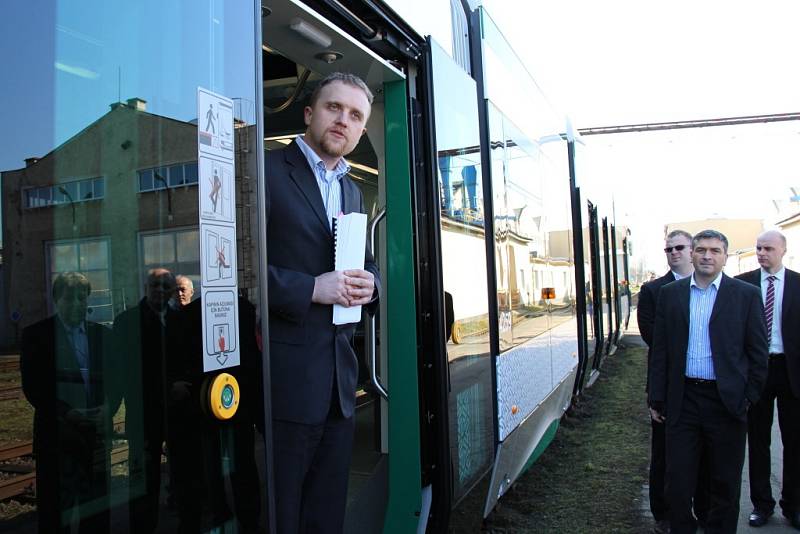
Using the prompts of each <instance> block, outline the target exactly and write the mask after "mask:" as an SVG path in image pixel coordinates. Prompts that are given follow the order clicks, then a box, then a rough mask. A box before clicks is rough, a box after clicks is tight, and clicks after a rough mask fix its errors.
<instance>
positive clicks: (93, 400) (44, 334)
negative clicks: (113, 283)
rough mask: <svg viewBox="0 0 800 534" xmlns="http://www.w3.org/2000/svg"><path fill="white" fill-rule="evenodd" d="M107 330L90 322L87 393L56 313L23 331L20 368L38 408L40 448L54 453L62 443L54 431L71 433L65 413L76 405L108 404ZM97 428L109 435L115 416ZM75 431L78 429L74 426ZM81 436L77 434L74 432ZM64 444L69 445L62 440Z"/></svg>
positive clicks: (36, 428) (36, 438)
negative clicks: (106, 372) (112, 419)
mask: <svg viewBox="0 0 800 534" xmlns="http://www.w3.org/2000/svg"><path fill="white" fill-rule="evenodd" d="M108 336H109V331H108V329H107V328H105V327H104V326H101V325H99V324H96V323H89V322H87V323H86V337H87V341H88V347H89V362H88V368H89V385H90V389H89V393H88V394H87V392H86V386H85V385H84V381H83V377H82V376H81V372H80V367H79V364H78V360H77V358H76V356H75V351H74V349H73V347H72V343H71V342H70V339H69V335H68V334H67V330H66V329H65V328H64V326H63V325H62V324H61V321H60V320H59V319H58V318H57V317H56V316H52V317H48V318H47V319H44V320H42V321H39V322H38V323H35V324H33V325H30V326H28V327H26V328H25V329H24V330H23V331H22V351H21V357H20V372H21V375H22V390H23V392H24V393H25V397H26V398H27V399H28V402H30V403H31V405H32V406H33V407H34V408H35V410H36V412H35V415H34V431H33V435H34V447H35V448H36V449H37V450H38V451H39V452H53V451H55V449H56V448H57V447H59V443H58V441H59V440H58V439H56V435H57V434H54V432H57V429H58V430H61V431H63V432H65V433H68V434H69V435H70V436H72V432H71V431H70V430H71V429H70V428H67V427H69V426H70V425H69V424H68V423H67V422H66V415H67V412H69V411H70V410H72V409H76V410H86V409H93V408H99V407H101V406H105V407H106V408H107V411H108V412H110V409H111V408H113V407H112V406H109V404H108V398H107V394H108V391H107V387H106V386H107V384H106V376H105V373H104V370H105V367H106V362H105V356H104V353H105V352H107V350H108V342H109V337H108ZM112 415H113V413H108V418H107V419H106V420H104V421H103V422H102V425H103V427H102V428H97V431H98V433H99V434H101V435H110V430H111V416H112ZM72 430H75V429H72ZM73 437H76V438H78V437H79V436H73ZM61 445H62V446H63V445H65V444H63V443H62V444H61Z"/></svg>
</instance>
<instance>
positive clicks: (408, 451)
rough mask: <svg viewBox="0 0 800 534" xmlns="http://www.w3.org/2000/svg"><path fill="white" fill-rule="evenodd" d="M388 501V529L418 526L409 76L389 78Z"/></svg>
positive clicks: (403, 530)
mask: <svg viewBox="0 0 800 534" xmlns="http://www.w3.org/2000/svg"><path fill="white" fill-rule="evenodd" d="M384 98H385V118H384V121H385V128H386V255H387V266H386V273H385V275H384V276H385V277H386V281H385V287H386V292H385V294H386V295H387V300H386V311H387V314H386V319H385V320H384V322H383V324H384V325H385V326H384V327H385V328H387V339H388V367H389V369H388V390H389V406H388V411H389V503H388V506H387V510H386V519H385V521H384V527H383V531H384V532H385V533H387V534H389V533H398V534H400V533H402V534H405V533H408V532H415V531H416V529H417V524H418V523H419V520H420V517H419V514H420V508H421V471H422V467H421V460H420V425H419V386H418V377H417V331H416V324H417V322H416V317H417V308H416V301H415V295H416V290H415V283H414V272H415V266H414V247H413V237H412V236H413V232H412V216H413V213H412V210H411V198H412V191H411V159H410V158H411V156H410V150H409V137H408V136H409V130H408V94H407V92H406V82H405V81H397V82H388V83H385V84H384Z"/></svg>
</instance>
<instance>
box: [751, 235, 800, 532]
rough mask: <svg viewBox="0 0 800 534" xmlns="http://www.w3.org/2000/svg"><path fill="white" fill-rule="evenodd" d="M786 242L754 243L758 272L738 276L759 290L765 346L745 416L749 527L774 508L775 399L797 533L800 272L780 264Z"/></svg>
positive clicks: (787, 498) (785, 495)
mask: <svg viewBox="0 0 800 534" xmlns="http://www.w3.org/2000/svg"><path fill="white" fill-rule="evenodd" d="M784 254H786V238H785V237H784V236H783V234H781V233H780V232H778V231H775V230H770V231H767V232H764V233H763V234H761V235H760V236H758V239H757V240H756V255H757V257H758V263H759V264H760V265H761V268H760V269H756V270H755V271H750V272H747V273H744V274H741V275H739V276H738V278H740V279H741V280H744V281H745V282H748V283H750V284H753V285H754V286H756V287H758V288H759V289H760V290H761V296H762V298H763V299H764V317H765V320H766V323H767V341H768V343H769V373H768V374H767V386H766V388H765V389H764V393H763V394H762V395H761V399H760V400H759V401H758V402H757V403H756V404H755V405H753V406H752V407H751V408H750V411H749V412H747V426H748V428H747V439H748V443H749V446H748V452H749V457H750V500H751V501H752V502H753V513H751V514H750V525H751V526H753V527H760V526H762V525H764V524H765V523H766V522H767V520H768V519H769V516H771V515H772V512H773V509H774V508H775V499H773V498H772V484H771V483H770V464H771V462H770V452H769V449H770V442H771V438H772V415H773V412H774V410H775V399H777V400H778V423H779V424H780V427H781V441H783V492H782V495H781V497H782V498H781V502H780V504H781V509H782V510H783V515H784V516H786V517H787V518H788V519H789V522H790V523H791V524H792V526H793V527H794V528H796V529H800V329H799V328H798V327H799V326H800V274H798V273H796V272H795V271H792V270H789V269H787V268H785V267H784V266H783V256H784Z"/></svg>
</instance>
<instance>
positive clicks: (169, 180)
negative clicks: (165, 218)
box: [137, 161, 197, 193]
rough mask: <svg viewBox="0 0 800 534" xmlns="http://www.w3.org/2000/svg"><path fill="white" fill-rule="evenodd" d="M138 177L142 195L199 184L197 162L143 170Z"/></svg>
mask: <svg viewBox="0 0 800 534" xmlns="http://www.w3.org/2000/svg"><path fill="white" fill-rule="evenodd" d="M137 175H138V178H139V192H140V193H146V192H147V191H158V190H159V189H167V188H168V187H182V186H185V185H192V184H196V183H197V162H196V161H192V162H189V163H179V164H177V165H170V166H169V167H154V168H152V169H142V170H140V171H138V172H137Z"/></svg>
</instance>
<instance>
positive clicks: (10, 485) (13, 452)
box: [0, 421, 128, 502]
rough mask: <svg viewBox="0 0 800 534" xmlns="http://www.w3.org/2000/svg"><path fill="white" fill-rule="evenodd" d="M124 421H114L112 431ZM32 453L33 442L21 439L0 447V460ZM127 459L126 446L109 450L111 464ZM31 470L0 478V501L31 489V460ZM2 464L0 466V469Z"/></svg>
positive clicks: (34, 485)
mask: <svg viewBox="0 0 800 534" xmlns="http://www.w3.org/2000/svg"><path fill="white" fill-rule="evenodd" d="M124 423H125V422H124V421H118V422H116V423H114V431H115V432H120V431H121V430H122V428H123V426H124ZM31 455H33V442H32V441H21V442H19V443H12V444H11V445H6V446H5V447H0V462H7V461H9V460H15V459H17V458H24V457H26V456H31ZM127 460H128V446H127V445H123V446H121V447H117V448H116V449H113V450H112V451H111V465H117V464H121V463H123V462H125V461H127ZM30 464H31V470H30V471H29V472H27V473H20V474H18V475H16V476H13V477H11V478H8V479H6V480H0V502H2V501H5V500H7V499H11V498H14V497H17V496H19V495H22V494H24V493H27V492H29V491H33V489H34V488H35V487H36V469H35V467H34V465H35V464H34V462H33V461H32V460H31V462H30ZM2 470H3V466H0V471H2Z"/></svg>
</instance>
